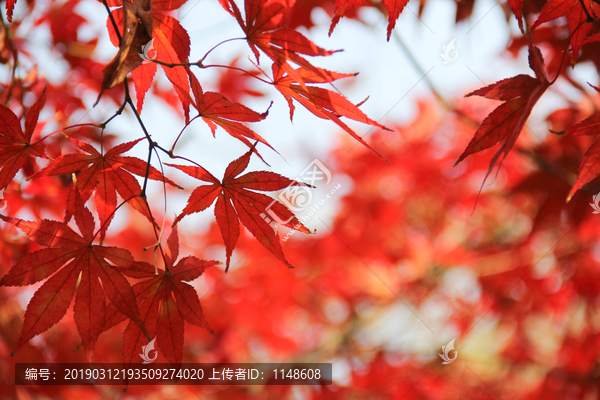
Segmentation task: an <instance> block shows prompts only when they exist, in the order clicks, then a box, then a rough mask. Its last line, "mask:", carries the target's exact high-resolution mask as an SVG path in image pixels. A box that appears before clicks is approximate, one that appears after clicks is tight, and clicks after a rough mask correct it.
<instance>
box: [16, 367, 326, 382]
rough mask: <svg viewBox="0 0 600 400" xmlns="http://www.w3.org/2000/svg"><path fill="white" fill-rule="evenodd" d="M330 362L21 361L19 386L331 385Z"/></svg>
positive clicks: (17, 375) (17, 373) (17, 377)
mask: <svg viewBox="0 0 600 400" xmlns="http://www.w3.org/2000/svg"><path fill="white" fill-rule="evenodd" d="M331 374H332V367H331V364H327V363H311V364H307V363H301V364H299V363H297V364H276V363H254V364H247V363H222V364H199V363H195V364H191V363H188V364H181V365H178V366H176V367H175V366H173V365H172V364H159V363H156V364H127V365H124V364H83V363H77V364H75V363H18V364H16V366H15V384H16V385H114V384H126V385H177V384H185V385H331Z"/></svg>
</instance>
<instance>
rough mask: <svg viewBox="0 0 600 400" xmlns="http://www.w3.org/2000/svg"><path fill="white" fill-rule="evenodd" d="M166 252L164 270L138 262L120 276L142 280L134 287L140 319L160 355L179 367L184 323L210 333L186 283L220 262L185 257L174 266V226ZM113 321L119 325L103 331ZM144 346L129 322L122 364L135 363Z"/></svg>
mask: <svg viewBox="0 0 600 400" xmlns="http://www.w3.org/2000/svg"><path fill="white" fill-rule="evenodd" d="M166 250H167V251H166V252H165V253H166V254H165V269H164V270H160V269H159V270H158V271H157V270H156V269H155V267H154V266H152V265H150V264H148V263H137V264H134V265H132V267H133V268H131V269H126V270H123V273H124V274H125V275H127V276H130V277H132V278H136V279H144V280H143V281H141V282H139V283H137V284H135V285H134V286H133V290H134V292H135V295H136V296H137V303H138V307H139V310H140V315H141V319H142V321H143V322H144V325H145V326H146V327H147V329H148V332H150V336H151V337H156V339H157V343H158V347H159V348H160V350H161V353H162V354H163V355H164V356H165V357H166V359H167V360H168V361H169V362H170V363H173V364H178V363H181V358H182V354H183V335H184V331H185V328H184V321H187V322H188V323H190V324H193V325H196V326H199V327H201V328H204V329H206V330H207V331H209V332H211V333H212V330H211V329H210V326H209V325H208V322H206V319H205V318H204V313H203V312H202V307H201V306H200V300H199V299H198V293H197V292H196V290H195V289H194V287H193V286H192V285H190V284H188V283H187V282H191V281H193V280H195V279H197V278H198V277H200V275H202V273H203V272H204V270H205V269H206V268H209V267H212V266H214V265H217V264H220V262H219V261H204V260H199V259H198V258H196V257H194V256H188V257H184V258H182V259H181V260H179V262H177V263H176V262H175V261H176V260H177V257H178V255H179V237H178V235H177V227H175V228H174V229H173V231H172V232H171V235H170V236H169V239H168V240H167V249H166ZM111 310H112V313H113V314H116V313H117V308H116V307H114V306H112V307H111ZM116 322H120V321H119V318H117V319H115V320H113V321H112V323H111V324H109V325H107V326H106V327H105V329H108V328H110V327H111V326H113V325H114V323H116ZM147 343H148V339H147V337H146V336H145V335H143V334H142V331H141V330H140V328H139V327H138V325H136V324H135V323H133V321H130V322H129V324H128V325H127V328H126V329H125V332H124V333H123V362H124V363H126V364H128V363H133V362H137V361H138V360H139V358H138V357H139V355H138V354H139V352H140V350H141V349H142V346H144V345H146V344H147Z"/></svg>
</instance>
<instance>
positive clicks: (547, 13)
mask: <svg viewBox="0 0 600 400" xmlns="http://www.w3.org/2000/svg"><path fill="white" fill-rule="evenodd" d="M581 3H582V1H581V0H549V1H548V2H547V3H546V4H545V5H544V7H542V10H541V12H540V15H539V17H538V18H537V20H536V21H535V23H534V24H533V25H532V27H531V30H532V31H533V30H534V29H535V28H537V27H538V26H540V25H541V24H543V23H546V22H549V21H552V20H555V19H558V18H561V17H564V16H565V15H566V16H567V25H568V28H569V34H570V37H571V48H572V54H571V58H572V61H573V62H575V60H576V59H577V56H578V55H579V49H580V48H581V45H583V43H584V41H585V38H586V37H587V35H588V33H589V32H590V30H591V29H592V22H593V21H588V20H587V14H586V12H585V10H584V9H583V7H582V5H581ZM583 4H584V5H585V7H586V9H587V10H588V13H590V14H592V15H593V10H592V8H593V2H591V1H589V0H583Z"/></svg>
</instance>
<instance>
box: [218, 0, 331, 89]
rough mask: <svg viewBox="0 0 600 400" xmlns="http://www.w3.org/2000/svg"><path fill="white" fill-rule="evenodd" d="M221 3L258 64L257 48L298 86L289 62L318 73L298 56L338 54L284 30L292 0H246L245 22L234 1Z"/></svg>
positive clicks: (299, 79)
mask: <svg viewBox="0 0 600 400" xmlns="http://www.w3.org/2000/svg"><path fill="white" fill-rule="evenodd" d="M220 3H221V5H222V6H223V8H225V10H226V11H228V12H229V13H230V14H231V15H233V16H234V17H235V18H236V19H237V21H238V23H239V24H240V26H241V27H242V30H243V31H244V33H245V34H246V40H247V42H248V45H249V46H250V49H251V50H252V52H253V53H254V56H255V57H256V60H257V62H259V52H258V49H260V50H262V51H263V52H264V53H265V54H266V55H267V56H268V57H269V58H270V59H271V60H273V61H274V62H275V64H277V65H279V67H280V68H282V69H283V70H284V71H286V72H287V73H288V74H290V75H291V76H293V77H294V78H295V79H296V80H297V81H298V82H299V83H301V84H302V80H301V77H300V75H299V74H297V72H296V70H295V69H294V68H293V67H292V66H291V65H289V63H288V61H291V62H294V63H295V64H297V65H299V66H300V67H302V68H304V69H307V70H310V71H313V72H314V73H319V71H320V69H319V68H316V67H314V66H313V65H312V64H310V63H309V62H308V61H307V60H306V59H304V57H303V56H301V54H302V55H306V56H310V57H316V56H329V55H332V54H333V53H336V52H337V51H339V50H333V51H330V50H325V49H322V48H320V47H319V46H317V45H315V44H314V43H313V42H311V41H310V40H309V39H308V38H306V36H304V35H302V34H301V33H300V32H297V31H295V30H293V29H287V28H286V27H285V23H286V22H287V20H289V19H290V15H291V13H292V8H293V7H294V3H295V0H246V1H245V2H244V5H245V19H244V17H242V13H241V11H240V9H239V8H238V6H237V4H236V3H235V2H234V1H233V0H221V1H220Z"/></svg>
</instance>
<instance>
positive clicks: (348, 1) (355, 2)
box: [329, 0, 408, 42]
mask: <svg viewBox="0 0 600 400" xmlns="http://www.w3.org/2000/svg"><path fill="white" fill-rule="evenodd" d="M364 3H366V0H336V2H335V9H334V10H333V13H334V16H333V19H332V20H331V25H330V26H329V36H331V34H332V33H333V29H334V28H335V27H336V25H337V24H338V22H339V21H340V19H341V18H342V17H343V16H345V15H346V14H347V13H348V12H349V11H351V10H354V9H355V8H357V7H359V6H361V5H363V4H364ZM383 4H384V5H385V8H386V10H387V12H388V27H387V41H388V42H389V41H390V37H391V35H392V30H393V29H394V27H395V26H396V20H397V19H398V17H399V16H400V14H401V13H402V10H404V7H406V5H407V4H408V0H383Z"/></svg>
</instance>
